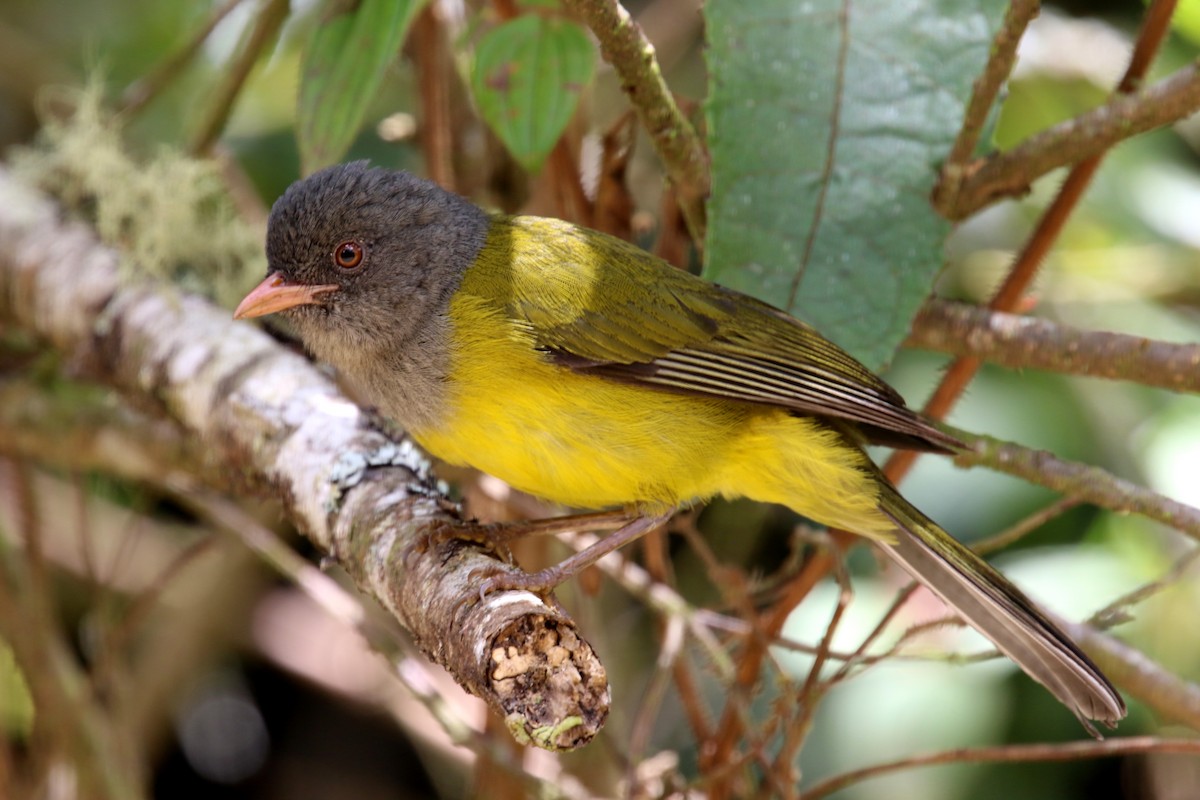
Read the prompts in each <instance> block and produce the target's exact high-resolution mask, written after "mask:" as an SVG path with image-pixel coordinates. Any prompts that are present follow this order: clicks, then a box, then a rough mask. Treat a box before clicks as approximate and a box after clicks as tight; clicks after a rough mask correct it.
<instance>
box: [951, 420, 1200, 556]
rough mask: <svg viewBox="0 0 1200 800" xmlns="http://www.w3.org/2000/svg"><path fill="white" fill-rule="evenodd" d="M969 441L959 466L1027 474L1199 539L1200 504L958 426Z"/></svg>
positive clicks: (1083, 498)
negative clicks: (1194, 505) (964, 430)
mask: <svg viewBox="0 0 1200 800" xmlns="http://www.w3.org/2000/svg"><path fill="white" fill-rule="evenodd" d="M955 433H956V435H961V436H962V437H964V438H963V441H965V442H966V443H967V447H966V449H964V450H963V451H962V452H961V453H959V454H957V455H955V457H954V463H955V464H957V465H958V466H960V467H975V466H984V467H988V468H989V469H994V470H996V471H997V472H1003V473H1005V474H1007V475H1015V476H1017V477H1018V478H1024V479H1025V480H1027V481H1029V482H1030V483H1035V484H1037V485H1038V486H1045V487H1046V488H1048V489H1053V490H1054V491H1056V492H1061V493H1063V494H1069V495H1071V496H1072V497H1074V498H1075V499H1077V500H1079V501H1082V502H1086V503H1092V504H1093V505H1096V506H1099V507H1100V508H1106V509H1108V510H1110V511H1115V512H1117V513H1120V514H1140V515H1141V516H1144V517H1146V518H1148V519H1152V520H1155V521H1156V522H1161V523H1163V524H1164V525H1169V526H1171V527H1172V528H1174V529H1175V530H1177V531H1180V532H1181V533H1184V534H1186V535H1187V536H1190V537H1191V538H1193V539H1196V540H1197V541H1200V509H1197V508H1195V507H1193V506H1189V505H1187V504H1185V503H1180V502H1178V501H1177V500H1172V499H1171V498H1169V497H1164V496H1163V495H1161V494H1159V493H1157V492H1153V491H1151V490H1150V489H1147V488H1145V487H1143V486H1138V485H1137V484H1135V483H1131V482H1130V481H1127V480H1124V479H1123V478H1118V477H1117V476H1115V475H1113V474H1112V473H1110V472H1106V471H1105V470H1103V469H1101V468H1099V467H1095V466H1091V465H1090V464H1080V463H1079V462H1076V461H1067V460H1065V459H1061V458H1059V457H1058V456H1056V455H1054V454H1053V453H1049V452H1047V451H1045V450H1034V449H1031V448H1028V447H1022V446H1020V445H1017V444H1013V443H1011V442H1003V441H1000V440H999V439H992V438H990V437H987V436H980V435H977V434H968V433H966V432H960V431H955Z"/></svg>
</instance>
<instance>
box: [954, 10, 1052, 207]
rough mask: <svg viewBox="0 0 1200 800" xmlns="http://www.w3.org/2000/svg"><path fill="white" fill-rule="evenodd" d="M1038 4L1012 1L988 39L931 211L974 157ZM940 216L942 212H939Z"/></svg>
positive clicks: (959, 181)
mask: <svg viewBox="0 0 1200 800" xmlns="http://www.w3.org/2000/svg"><path fill="white" fill-rule="evenodd" d="M1041 7H1042V4H1041V2H1039V0H1013V2H1012V3H1011V4H1010V5H1009V7H1008V11H1007V12H1006V13H1005V15H1004V22H1002V23H1001V25H1000V30H998V31H997V32H996V37H995V38H994V39H993V40H992V49H991V55H990V56H989V57H988V62H987V64H986V65H984V68H983V74H982V75H980V76H979V77H978V78H976V79H975V83H974V85H973V86H972V88H971V100H970V102H968V103H967V108H966V111H965V112H964V113H963V124H962V127H960V128H959V131H958V136H957V137H956V138H955V140H954V145H953V146H952V147H951V148H950V155H949V156H947V158H946V163H945V165H943V167H942V171H941V176H940V177H939V179H938V185H937V187H935V188H934V198H933V204H934V208H937V209H938V210H939V211H941V206H940V205H939V202H938V201H939V195H940V194H941V193H942V192H944V191H946V190H947V188H944V187H951V186H952V187H954V188H953V191H952V194H953V193H957V191H958V190H959V186H960V185H961V183H962V180H963V178H964V177H965V174H966V172H967V170H965V169H964V168H963V165H964V164H965V163H966V161H967V160H968V159H969V158H970V157H971V156H972V154H974V152H975V148H976V146H977V145H978V144H979V137H980V135H981V134H982V133H983V126H984V125H985V124H986V123H987V118H988V115H989V114H990V113H991V111H992V107H993V106H994V105H995V103H996V95H997V94H999V93H1000V87H1001V86H1003V85H1004V82H1005V81H1006V80H1008V76H1009V73H1011V72H1012V68H1013V64H1014V63H1015V62H1016V60H1017V45H1018V44H1020V42H1021V37H1022V36H1023V35H1024V33H1025V29H1026V28H1028V27H1029V23H1030V22H1031V21H1032V20H1033V18H1034V17H1036V16H1037V15H1038V12H1039V11H1040V10H1041ZM943 213H944V212H943Z"/></svg>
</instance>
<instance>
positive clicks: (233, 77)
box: [188, 0, 289, 155]
mask: <svg viewBox="0 0 1200 800" xmlns="http://www.w3.org/2000/svg"><path fill="white" fill-rule="evenodd" d="M288 2H289V0H263V7H262V10H261V11H260V12H259V13H258V18H257V19H255V21H254V27H253V28H252V29H251V30H250V35H249V36H248V37H247V38H246V43H245V44H244V45H243V47H242V50H241V52H240V53H238V54H237V56H236V57H235V58H234V60H233V63H232V64H230V65H229V70H228V71H227V72H226V73H225V76H224V77H223V78H222V80H221V82H220V83H219V84H218V85H217V88H216V89H214V90H213V93H212V99H211V100H210V101H209V104H208V108H207V109H206V110H205V113H204V116H203V117H201V122H200V125H199V126H198V127H197V128H196V134H195V136H194V137H192V141H191V143H190V145H189V146H188V152H190V153H192V154H193V155H204V154H205V153H207V152H208V151H209V149H211V148H212V146H213V143H214V142H216V141H217V137H219V136H220V135H221V131H222V130H224V129H225V123H226V122H227V121H228V120H229V115H230V114H231V113H232V112H233V104H234V102H236V101H237V97H238V94H240V93H241V91H242V86H244V85H245V83H246V78H248V77H250V70H251V69H253V67H254V64H255V62H257V61H258V57H259V55H260V54H261V53H262V51H263V50H264V49H266V47H267V44H268V43H270V41H271V40H272V39H274V38H275V34H277V33H278V32H279V28H280V27H281V26H282V25H283V21H284V20H285V19H286V18H287V14H288Z"/></svg>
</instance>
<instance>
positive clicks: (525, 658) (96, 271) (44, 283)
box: [0, 171, 609, 749]
mask: <svg viewBox="0 0 1200 800" xmlns="http://www.w3.org/2000/svg"><path fill="white" fill-rule="evenodd" d="M116 264H117V256H116V255H115V254H114V253H113V252H112V251H111V250H108V249H107V248H104V247H102V246H101V245H99V244H98V243H97V241H96V239H95V237H94V236H93V235H92V233H91V232H90V231H89V230H88V229H86V228H85V227H84V226H82V225H79V224H72V223H64V222H62V221H61V220H60V219H59V218H58V214H57V211H56V209H55V208H54V207H53V205H52V204H50V203H49V202H48V201H46V200H45V198H43V197H41V196H40V195H38V194H36V193H34V192H33V191H32V190H30V189H28V188H25V187H23V186H22V185H20V184H18V183H17V182H16V181H14V180H13V179H12V178H11V177H10V176H8V174H7V173H5V172H3V171H0V320H3V321H6V322H10V323H13V324H15V325H17V326H20V327H22V328H24V329H26V330H28V331H30V332H33V333H35V334H36V335H38V336H41V337H43V338H45V339H47V340H49V341H50V342H51V343H53V344H54V346H55V347H57V348H58V349H59V350H61V351H62V352H63V353H64V354H65V355H66V356H67V359H68V361H69V363H71V364H73V365H77V368H78V369H81V370H84V371H86V372H87V373H89V374H92V375H96V376H98V377H100V378H102V379H103V380H104V381H106V382H107V383H109V384H110V385H113V386H115V387H117V388H119V389H120V390H122V391H123V392H125V393H127V394H130V395H133V396H136V397H138V398H139V400H142V401H144V402H149V403H153V404H156V405H158V406H159V407H161V408H162V409H164V410H165V411H166V412H167V413H168V414H169V415H170V416H172V417H173V418H175V419H176V420H177V421H178V422H179V423H181V424H182V425H183V426H184V427H185V428H186V429H187V430H188V431H189V432H190V433H191V434H192V435H194V436H196V437H198V439H199V440H200V441H201V442H203V443H204V444H205V446H207V447H209V448H211V449H212V450H213V451H215V452H216V453H217V454H219V456H220V458H221V461H222V463H223V464H224V465H225V468H226V472H227V474H228V476H229V479H230V481H231V482H233V483H235V484H240V485H244V486H247V487H249V488H256V489H268V490H270V491H272V492H273V493H274V494H276V495H277V496H278V497H279V498H280V499H281V500H282V502H283V504H284V508H285V510H286V513H287V515H288V516H289V518H290V519H291V520H292V521H293V522H294V523H295V524H296V526H297V528H299V529H300V531H301V532H302V533H303V534H304V535H305V536H307V537H308V538H309V539H310V540H311V541H312V542H313V543H314V544H315V545H316V546H317V547H318V548H320V549H321V550H322V551H324V552H327V553H329V554H331V555H332V556H333V557H334V558H336V559H337V560H338V561H339V562H340V563H341V565H342V566H343V567H344V568H345V569H346V571H347V573H349V574H350V576H351V577H352V578H353V579H354V580H355V581H356V583H357V584H358V585H359V587H360V588H361V589H362V590H363V591H364V592H365V593H367V594H369V595H371V596H373V597H375V598H376V599H377V600H378V601H379V602H380V603H381V604H383V605H384V607H386V608H387V609H388V610H389V611H390V612H391V613H393V614H394V615H395V616H396V617H397V618H398V619H399V620H400V621H401V622H402V623H404V624H405V625H406V626H407V627H408V628H409V629H410V630H411V631H412V633H413V636H414V638H415V639H416V641H417V643H418V644H419V646H420V647H421V648H422V650H423V651H424V652H425V653H426V654H427V655H428V656H429V657H430V658H431V659H433V660H434V661H436V662H437V663H438V664H440V665H442V666H443V667H445V668H446V669H447V670H448V671H450V672H451V673H452V674H453V675H454V676H455V678H456V679H457V680H458V681H459V683H460V684H462V685H463V687H464V688H466V689H467V691H469V692H471V693H472V694H475V695H476V696H479V697H481V698H483V699H484V700H485V701H486V702H487V703H488V704H489V705H490V706H491V707H492V708H493V709H494V710H496V711H497V712H498V713H500V714H501V715H502V716H503V717H504V718H505V721H506V724H507V725H508V727H509V730H510V731H511V732H512V733H513V734H514V735H515V736H516V737H517V738H518V739H521V740H523V741H531V742H533V743H535V744H538V745H539V746H542V747H546V748H549V749H569V748H574V747H578V746H581V745H582V744H585V743H586V742H587V741H589V740H590V739H591V738H592V737H593V736H594V735H595V733H596V732H597V731H598V730H599V728H600V727H601V726H602V724H603V722H604V720H605V718H606V716H607V713H608V703H609V693H608V685H607V679H606V677H605V671H604V667H603V665H602V664H601V663H600V662H599V660H598V659H597V658H596V656H595V653H594V652H593V651H592V649H591V647H590V645H588V644H587V643H586V642H585V641H583V640H582V639H581V638H580V637H579V636H578V635H577V634H576V632H575V630H574V626H573V623H572V621H571V620H570V619H569V618H568V617H566V616H565V615H564V614H563V612H562V611H560V610H558V609H556V608H552V607H551V606H549V605H547V604H546V602H544V601H543V600H542V599H540V598H538V597H535V596H534V595H532V594H530V593H528V592H496V593H493V594H491V595H489V596H488V597H487V598H484V599H481V598H480V597H479V591H478V587H479V581H480V580H481V578H483V577H486V576H489V575H493V574H496V573H504V572H515V571H517V568H516V567H515V566H513V565H511V564H508V563H505V562H504V561H502V560H500V559H499V557H498V555H497V554H496V553H495V552H491V551H490V550H489V549H488V548H486V547H485V546H483V545H480V544H477V543H475V542H472V541H464V540H461V539H455V538H452V537H451V536H448V535H445V531H446V530H447V526H452V525H456V524H461V523H460V522H459V520H458V517H457V512H456V511H455V509H453V508H452V507H450V506H449V505H448V503H447V501H446V500H445V499H444V498H443V497H442V496H441V495H440V494H439V493H438V492H437V491H436V488H435V485H434V481H433V479H432V477H431V476H430V474H429V471H428V466H427V464H426V463H425V462H424V460H423V459H422V458H421V457H420V456H419V455H418V454H417V452H416V450H415V449H414V448H413V447H412V446H411V445H410V444H408V443H407V442H403V441H397V440H394V439H392V438H389V437H388V436H387V435H385V434H384V433H383V432H381V431H380V430H379V426H378V425H376V424H375V422H374V421H373V419H372V418H371V417H369V416H368V415H366V414H364V413H363V412H362V411H361V410H360V409H359V408H358V407H357V406H355V405H354V404H353V403H352V402H350V401H349V400H347V399H346V398H345V397H344V396H343V395H341V394H340V393H339V392H338V390H337V389H336V387H335V386H333V384H332V383H331V382H330V381H329V380H328V379H327V378H325V377H324V376H322V375H321V374H320V373H319V372H318V371H317V370H316V369H315V368H313V367H312V365H311V364H309V363H308V362H307V361H305V360H304V359H302V358H300V357H298V356H295V355H293V354H291V353H289V352H287V351H285V350H284V349H283V348H281V347H279V346H278V345H277V344H276V343H275V342H274V341H273V340H271V339H270V338H269V337H267V336H266V335H265V334H263V333H261V332H260V331H258V330H257V329H255V328H253V327H252V326H250V325H246V324H244V323H235V322H233V321H232V320H231V319H230V316H229V313H228V312H227V311H224V310H221V309H218V308H215V307H213V306H211V305H209V304H208V303H206V302H204V301H202V300H200V299H198V298H195V297H191V296H181V295H178V294H176V293H174V292H172V291H170V289H169V288H166V287H155V286H150V285H144V284H134V285H122V284H121V282H120V281H119V279H118V274H117V266H116ZM465 532H466V533H467V534H468V535H469V532H470V531H469V528H465ZM439 533H440V534H441V535H438V534H439ZM430 534H434V535H433V536H431V535H430Z"/></svg>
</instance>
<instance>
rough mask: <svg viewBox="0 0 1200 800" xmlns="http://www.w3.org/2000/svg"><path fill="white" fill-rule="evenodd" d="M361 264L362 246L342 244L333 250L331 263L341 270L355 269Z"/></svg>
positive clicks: (352, 243)
mask: <svg viewBox="0 0 1200 800" xmlns="http://www.w3.org/2000/svg"><path fill="white" fill-rule="evenodd" d="M362 262H363V246H362V245H361V244H359V243H358V242H354V241H350V242H342V243H341V244H339V245H338V246H337V247H335V248H334V249H333V263H335V264H337V265H338V267H340V268H341V269H347V270H349V269H355V268H356V267H358V265H359V264H361V263H362Z"/></svg>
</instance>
